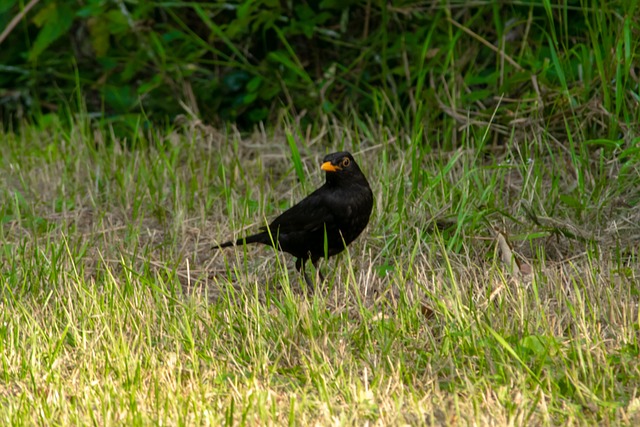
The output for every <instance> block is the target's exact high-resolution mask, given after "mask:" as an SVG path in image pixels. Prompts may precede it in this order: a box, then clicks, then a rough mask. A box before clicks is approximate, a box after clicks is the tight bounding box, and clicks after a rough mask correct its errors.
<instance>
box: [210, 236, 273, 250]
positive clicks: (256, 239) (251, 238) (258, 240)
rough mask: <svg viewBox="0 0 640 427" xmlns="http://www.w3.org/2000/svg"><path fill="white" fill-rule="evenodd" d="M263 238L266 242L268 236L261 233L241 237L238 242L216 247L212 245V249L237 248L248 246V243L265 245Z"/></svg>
mask: <svg viewBox="0 0 640 427" xmlns="http://www.w3.org/2000/svg"><path fill="white" fill-rule="evenodd" d="M265 238H266V239H267V240H266V241H268V239H269V236H268V235H267V233H265V232H262V233H258V234H253V235H251V236H247V237H242V238H240V239H238V240H229V241H228V242H224V243H220V244H218V245H213V248H214V249H216V248H217V249H222V248H228V247H230V246H237V245H242V244H246V245H248V244H250V243H265V242H266V241H265Z"/></svg>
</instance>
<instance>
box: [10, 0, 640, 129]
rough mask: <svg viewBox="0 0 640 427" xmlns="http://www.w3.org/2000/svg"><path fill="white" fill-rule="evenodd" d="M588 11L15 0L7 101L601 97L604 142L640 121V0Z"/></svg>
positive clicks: (121, 107)
mask: <svg viewBox="0 0 640 427" xmlns="http://www.w3.org/2000/svg"><path fill="white" fill-rule="evenodd" d="M578 5H579V3H578V2H568V3H567V2H565V4H564V5H563V6H558V7H555V6H552V5H551V4H550V3H549V2H545V1H543V2H541V3H535V2H534V3H531V4H523V3H521V2H517V3H514V4H510V3H508V2H506V3H505V2H502V3H500V4H496V3H493V2H488V3H487V4H481V3H474V4H473V6H468V5H467V4H466V3H465V2H461V3H458V2H452V3H450V4H448V5H444V4H439V3H431V2H424V1H409V0H407V1H395V2H384V1H375V2H374V1H371V0H368V1H356V0H343V1H337V0H322V1H320V0H311V1H306V2H280V1H274V0H253V1H225V2H222V1H214V2H189V3H173V2H170V3H163V2H131V3H130V2H122V1H116V2H108V1H104V0H87V1H84V2H70V1H60V0H58V1H55V0H42V1H40V2H38V3H37V4H35V6H34V7H33V9H31V10H29V11H25V9H22V8H23V7H24V6H23V4H22V3H21V2H18V1H17V0H9V1H5V2H4V3H3V5H2V6H1V7H0V26H1V27H3V28H7V30H6V31H5V33H4V35H3V36H4V37H6V38H5V39H4V40H0V43H1V46H2V48H1V49H0V63H1V64H2V65H1V66H0V85H1V87H2V88H3V89H2V90H1V91H0V108H1V109H2V117H3V121H4V122H5V123H7V122H8V121H10V120H11V119H15V118H21V117H30V116H32V115H33V114H41V113H47V112H49V111H52V110H54V111H55V110H59V109H61V108H63V107H65V105H67V103H71V106H72V108H71V110H72V111H74V110H76V109H77V108H80V107H81V108H86V109H87V110H88V112H89V114H90V115H93V116H98V117H102V118H105V119H108V120H111V119H122V118H126V117H136V116H138V115H139V114H140V113H144V114H145V115H146V117H147V118H149V119H150V120H152V121H157V120H164V119H165V118H170V119H172V118H173V117H175V116H176V115H178V114H182V113H184V112H185V110H187V111H190V112H192V113H193V114H195V115H197V116H199V117H201V118H202V119H204V120H205V121H208V122H235V123H237V124H238V125H239V126H240V127H251V126H253V125H255V124H256V123H259V122H261V121H268V120H273V119H275V118H277V117H278V112H279V111H280V110H281V109H282V108H283V107H284V108H285V109H286V110H287V111H289V112H290V113H292V114H294V115H295V116H305V117H306V118H307V119H311V120H314V119H315V118H316V117H318V114H322V113H329V114H333V113H341V114H342V113H351V112H355V113H356V114H358V115H370V116H371V117H374V118H375V119H376V120H379V119H381V120H388V121H389V122H390V123H397V124H399V125H402V128H405V129H412V128H414V127H415V126H416V125H418V126H420V124H421V123H424V122H426V121H427V119H435V120H436V122H438V121H441V122H442V123H443V125H445V126H454V125H455V121H456V120H461V119H462V118H465V119H466V118H467V117H468V116H471V117H472V118H475V119H477V120H480V121H482V122H485V123H488V122H489V121H490V118H491V117H493V120H494V122H495V123H496V124H497V125H506V124H508V123H509V122H510V121H511V120H512V119H513V112H514V111H515V110H517V109H518V108H525V109H528V110H529V112H530V114H531V115H532V116H535V117H536V118H540V117H549V116H552V115H554V114H559V113H562V112H563V111H571V110H572V109H576V108H582V107H584V106H589V105H593V104H597V105H601V106H602V109H601V110H600V111H598V110H597V109H594V111H593V114H592V116H593V122H587V123H586V124H585V129H584V130H585V134H586V135H591V136H602V134H603V127H602V122H603V121H604V122H605V123H606V124H607V126H606V129H605V131H606V132H608V134H609V136H615V135H616V134H617V132H619V130H620V128H621V127H624V128H625V129H628V128H630V127H633V126H634V123H635V122H636V119H637V118H634V117H620V115H619V113H620V112H621V111H622V105H623V104H629V103H637V102H638V99H640V97H639V96H638V81H637V75H638V71H637V65H634V64H637V56H638V53H637V52H638V49H637V47H638V41H637V40H640V37H638V36H639V34H638V29H639V21H638V18H637V17H636V14H635V13H634V7H635V6H633V4H630V5H628V6H627V5H626V4H624V3H623V2H621V3H612V4H607V3H605V4H600V5H598V7H597V8H596V7H594V8H587V7H583V8H581V7H578ZM20 16H21V19H19V20H18V21H17V25H15V26H11V25H10V22H11V20H12V19H15V18H16V17H20ZM634 76H636V77H634ZM576 88H578V89H579V90H576ZM78 94H82V97H79V96H78ZM558 94H561V96H558ZM501 97H502V99H501ZM451 99H455V100H456V101H455V103H453V102H451V101H450V100H451ZM532 100H533V101H532ZM516 101H522V102H524V104H523V105H524V107H522V106H521V105H520V104H521V103H520V102H516ZM85 106H86V107H85ZM451 118H453V119H454V120H451ZM441 119H446V120H444V121H442V120H441ZM563 126H564V124H563V123H560V127H561V128H562V127H563Z"/></svg>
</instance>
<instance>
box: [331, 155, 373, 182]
mask: <svg viewBox="0 0 640 427" xmlns="http://www.w3.org/2000/svg"><path fill="white" fill-rule="evenodd" d="M321 169H322V170H323V171H325V172H326V175H327V182H332V183H333V182H336V183H337V182H352V183H355V182H359V181H360V180H362V179H364V180H365V181H366V179H365V178H364V175H363V174H362V171H361V170H360V168H359V167H358V164H357V163H356V162H355V160H353V156H352V155H351V154H350V153H348V152H346V151H341V152H338V153H331V154H327V155H326V156H325V157H324V160H323V161H322V166H321Z"/></svg>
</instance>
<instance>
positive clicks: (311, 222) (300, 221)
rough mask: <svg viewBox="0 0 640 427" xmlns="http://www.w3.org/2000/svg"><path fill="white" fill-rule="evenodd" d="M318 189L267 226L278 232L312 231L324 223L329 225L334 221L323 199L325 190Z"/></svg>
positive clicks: (322, 226) (321, 226)
mask: <svg viewBox="0 0 640 427" xmlns="http://www.w3.org/2000/svg"><path fill="white" fill-rule="evenodd" d="M320 190H322V187H321V188H320V189H318V190H316V191H314V192H313V193H311V194H309V196H307V197H306V198H304V199H302V200H301V201H300V202H299V203H298V204H296V205H294V206H292V207H291V208H289V209H288V210H286V211H284V212H283V213H282V214H281V215H280V216H279V217H277V218H276V219H274V220H273V222H271V224H269V228H271V230H279V232H280V233H288V232H296V231H306V232H309V231H314V230H317V229H321V228H324V226H325V224H327V227H330V226H331V224H333V223H334V222H335V219H334V215H333V212H332V210H331V209H330V205H329V204H327V201H326V200H325V199H326V197H325V192H323V191H320Z"/></svg>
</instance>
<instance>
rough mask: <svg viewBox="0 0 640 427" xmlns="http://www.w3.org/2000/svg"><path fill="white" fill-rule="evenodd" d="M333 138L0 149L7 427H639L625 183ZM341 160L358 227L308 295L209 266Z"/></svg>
mask: <svg viewBox="0 0 640 427" xmlns="http://www.w3.org/2000/svg"><path fill="white" fill-rule="evenodd" d="M342 126H343V127H344V128H345V129H349V132H352V134H351V135H352V137H353V138H354V139H350V141H349V143H343V142H342V141H336V143H335V145H330V144H326V145H324V146H322V147H320V146H317V145H316V146H313V145H311V146H307V145H306V144H307V142H305V141H304V140H302V141H300V142H299V143H298V144H299V145H298V150H299V151H297V152H294V154H293V159H294V160H293V161H292V153H291V135H298V136H300V135H304V132H302V131H301V130H300V129H292V128H285V129H279V128H277V127H276V128H274V129H273V132H272V134H271V135H269V136H267V135H265V134H264V133H255V134H252V135H244V136H241V135H238V134H235V133H220V132H214V131H212V130H208V131H207V132H201V131H198V130H193V131H191V130H189V129H183V130H179V131H166V132H164V133H163V132H161V131H157V132H153V133H149V134H147V135H142V134H141V135H140V138H139V139H138V140H137V142H135V143H133V142H126V141H118V142H117V143H115V144H114V143H113V142H112V141H111V140H110V138H109V135H108V131H107V130H102V129H100V128H93V129H92V128H91V127H88V126H85V125H83V124H82V123H78V124H77V125H75V126H74V127H72V128H71V131H63V130H62V129H63V128H62V127H59V126H54V127H51V128H49V129H41V130H37V129H36V128H35V127H25V128H24V129H22V132H21V133H20V134H19V135H18V134H14V133H5V134H4V135H2V139H3V140H4V141H5V143H4V145H3V148H2V150H3V151H2V161H1V163H0V176H1V178H0V181H1V184H2V186H1V187H2V189H3V190H2V193H1V197H2V199H1V200H2V202H1V204H0V206H1V211H0V218H1V222H0V224H1V225H0V227H1V228H0V233H1V236H2V250H1V254H2V255H1V257H2V258H1V259H2V262H1V264H0V268H1V270H0V276H1V279H0V281H1V285H0V286H1V287H0V295H1V301H0V304H1V305H2V309H1V310H0V316H1V317H2V319H1V321H0V337H1V339H0V346H1V347H2V348H1V351H0V354H1V355H2V367H1V368H0V375H1V378H2V381H0V402H1V405H2V407H3V411H2V415H1V418H2V423H3V424H38V425H44V424H75V425H77V424H93V423H95V424H101V425H105V424H127V425H130V424H161V423H162V424H169V425H176V424H188V425H198V424H221V423H228V424H250V425H253V424H297V425H306V424H310V423H318V424H334V423H338V424H343V425H353V424H365V423H367V422H369V423H373V424H392V425H397V424H403V423H409V424H438V425H441V424H468V423H476V424H498V425H503V424H547V425H555V424H594V423H604V422H608V423H614V424H634V423H635V422H637V421H638V420H639V415H638V399H637V397H636V395H637V384H638V383H639V381H640V371H639V370H638V364H637V360H638V355H639V347H638V340H637V333H638V328H639V323H638V302H639V296H638V288H637V284H638V273H639V272H638V268H637V265H638V258H637V257H638V254H637V250H638V248H637V243H636V242H637V233H638V232H637V223H638V213H637V210H635V209H631V210H630V209H629V208H626V207H625V205H624V204H620V203H621V202H620V200H623V201H624V200H627V201H631V200H637V198H638V190H637V188H639V187H638V175H637V167H636V168H635V169H634V168H633V167H631V166H630V164H629V163H628V159H626V158H622V159H621V158H618V157H615V156H607V155H605V154H598V153H597V152H596V153H593V152H589V151H588V150H583V151H580V150H572V151H571V152H566V151H564V150H561V149H558V148H556V147H555V146H554V145H553V143H552V141H550V140H547V139H545V137H544V135H536V134H529V133H526V134H525V138H524V139H523V140H521V141H520V142H519V143H516V142H515V139H513V138H512V139H511V140H510V141H509V142H508V143H507V145H505V146H504V147H503V149H502V150H499V151H497V152H494V153H493V155H492V156H491V158H487V157H486V154H485V153H486V150H485V149H484V148H483V147H484V146H483V144H480V142H479V141H480V140H481V139H482V138H483V135H484V130H482V129H474V128H470V130H469V134H468V135H467V136H465V138H463V141H468V144H467V143H465V145H463V146H461V147H460V149H459V150H457V151H454V152H451V153H447V152H443V153H439V154H435V153H430V152H427V151H424V150H422V149H418V148H413V149H408V150H404V149H401V148H399V147H398V145H397V144H394V143H392V142H388V141H389V140H388V138H389V135H391V134H393V132H392V130H391V129H387V128H385V127H384V126H382V125H379V126H378V127H374V126H372V125H366V124H364V122H359V124H357V123H353V124H352V123H348V122H345V123H343V124H342ZM364 126H366V128H364V130H365V131H366V132H364V131H363V132H358V133H356V132H355V129H357V128H358V127H364ZM325 131H326V130H325ZM361 135H362V136H361ZM364 135H367V136H364ZM416 138H421V136H420V135H416ZM352 146H354V147H355V146H357V147H359V149H357V150H355V149H354V150H353V151H354V154H355V156H356V159H357V161H358V162H359V164H360V165H361V167H362V168H363V170H364V171H365V173H366V174H367V176H368V177H369V180H370V182H371V184H372V187H373V191H374V195H375V197H376V205H375V208H374V213H373V216H372V219H371V223H370V225H369V227H368V229H367V231H366V232H365V233H364V235H363V236H362V237H361V238H359V239H358V240H357V241H356V242H355V243H354V244H353V245H352V246H351V248H350V250H349V252H348V253H345V254H343V255H341V256H339V257H336V258H334V259H332V260H330V261H329V262H328V263H327V262H325V263H322V264H321V268H322V269H323V270H324V272H325V273H327V276H328V279H327V282H326V283H325V284H323V285H322V286H321V287H320V289H319V290H318V291H317V292H316V293H314V294H313V295H312V296H309V295H308V294H307V293H305V292H304V291H303V287H304V284H303V281H302V279H301V277H300V276H299V275H298V274H297V273H296V272H295V271H294V270H293V268H292V266H293V260H292V259H291V258H290V257H288V256H286V255H282V254H275V253H274V251H273V250H272V249H270V248H264V247H247V248H237V249H227V250H224V251H215V250H212V249H211V245H212V244H213V243H214V242H218V241H221V240H223V239H227V238H230V237H232V236H237V235H240V234H241V232H242V231H243V230H245V229H247V230H254V229H255V228H257V227H258V226H260V225H261V224H263V223H264V221H265V220H267V219H269V218H273V217H274V216H275V215H276V214H277V213H278V212H280V211H281V210H282V209H285V208H286V207H287V206H289V205H291V204H292V203H294V202H295V201H296V200H298V199H299V198H301V197H303V195H304V194H305V192H306V191H308V190H309V189H311V188H313V187H315V186H317V185H319V184H320V183H321V181H322V179H323V176H322V174H321V171H320V170H319V165H320V160H321V159H322V157H323V155H324V154H325V153H326V152H328V151H334V150H338V149H342V148H343V147H346V148H347V149H352V148H351V147H352ZM296 159H297V160H298V161H299V165H298V166H294V164H296V163H298V161H296ZM568 166H569V167H568ZM630 167H631V168H632V169H629V168H630ZM625 168H626V170H627V173H626V174H625V175H624V176H623V177H619V176H618V173H619V171H620V170H623V169H625ZM299 171H304V174H305V176H306V180H307V182H306V184H301V183H299V180H298V176H297V174H298V173H300V172H299ZM303 186H306V187H308V188H307V189H304V188H303ZM436 221H448V223H449V224H453V226H450V227H449V228H445V229H442V230H438V229H435V228H434V222H436ZM615 227H617V228H615ZM615 230H618V232H617V233H616V231H615ZM498 231H499V232H500V233H503V235H504V236H506V237H507V239H508V240H509V242H510V244H511V246H512V248H513V252H514V253H515V256H516V257H517V259H518V260H519V261H520V264H521V266H522V265H528V266H530V267H531V268H532V270H533V272H532V274H512V273H511V272H510V267H509V266H508V265H506V264H505V263H504V262H503V261H502V260H501V259H502V258H501V249H500V248H499V247H498V244H497V240H496V236H497V234H496V233H497V232H498Z"/></svg>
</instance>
